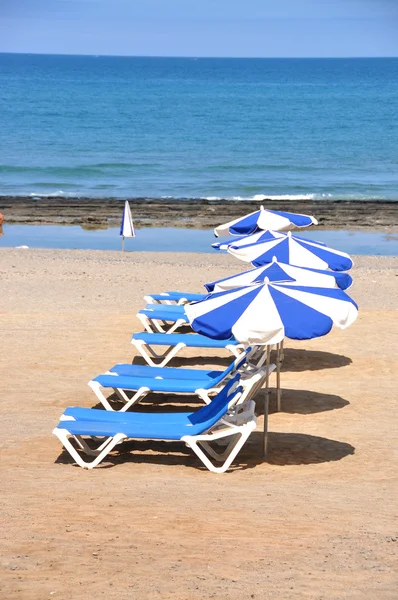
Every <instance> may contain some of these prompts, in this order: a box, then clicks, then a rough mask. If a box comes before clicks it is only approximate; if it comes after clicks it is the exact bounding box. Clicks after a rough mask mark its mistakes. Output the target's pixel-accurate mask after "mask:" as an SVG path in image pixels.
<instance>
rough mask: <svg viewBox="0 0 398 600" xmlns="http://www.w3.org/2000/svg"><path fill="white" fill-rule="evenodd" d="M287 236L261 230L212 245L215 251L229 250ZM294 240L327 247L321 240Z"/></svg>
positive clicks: (278, 232) (280, 232) (277, 232)
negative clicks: (230, 247) (231, 247)
mask: <svg viewBox="0 0 398 600" xmlns="http://www.w3.org/2000/svg"><path fill="white" fill-rule="evenodd" d="M286 236H287V233H284V232H282V231H270V230H266V231H262V230H261V231H257V233H253V234H251V235H242V236H236V237H233V238H229V239H228V240H224V241H223V242H214V243H213V244H212V248H214V249H215V250H228V248H229V246H233V247H234V248H240V247H241V246H249V245H250V244H259V243H260V242H267V241H268V240H276V239H283V238H285V237H286ZM292 238H293V239H294V240H295V239H297V240H298V241H301V240H304V241H305V242H312V243H313V244H318V245H319V246H326V244H325V243H324V242H320V241H319V240H317V241H315V240H309V239H306V238H302V237H298V236H295V235H292Z"/></svg>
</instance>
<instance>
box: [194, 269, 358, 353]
mask: <svg viewBox="0 0 398 600" xmlns="http://www.w3.org/2000/svg"><path fill="white" fill-rule="evenodd" d="M185 312H186V315H187V317H188V319H189V322H190V324H191V326H192V329H193V330H194V331H196V333H200V334H202V335H206V336H208V337H210V338H213V339H217V340H226V339H229V338H231V337H232V336H233V337H234V338H235V339H236V340H237V341H238V342H240V343H243V344H248V345H251V344H259V345H269V344H277V343H279V342H281V341H282V340H283V339H284V338H285V337H288V338H291V339H294V340H309V339H312V338H316V337H320V336H323V335H326V334H327V333H329V331H330V330H331V328H332V326H333V325H336V326H337V327H340V328H341V329H345V328H346V327H348V325H351V323H353V322H354V321H355V319H356V317H357V313H358V307H357V305H356V304H355V302H354V300H352V299H351V298H350V297H349V296H348V294H346V293H345V292H344V291H343V290H341V289H339V288H320V287H307V286H299V285H297V284H296V285H292V284H291V283H280V282H273V283H272V282H270V281H268V280H267V279H265V280H264V281H263V282H256V283H253V284H252V285H249V286H243V287H239V288H235V289H232V290H227V291H223V292H214V293H211V294H209V295H208V296H206V298H204V299H203V300H200V301H199V302H192V303H190V304H186V305H185Z"/></svg>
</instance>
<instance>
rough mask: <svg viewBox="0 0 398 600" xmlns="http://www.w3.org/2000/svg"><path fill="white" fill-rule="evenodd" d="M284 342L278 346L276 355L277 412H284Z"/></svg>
mask: <svg viewBox="0 0 398 600" xmlns="http://www.w3.org/2000/svg"><path fill="white" fill-rule="evenodd" d="M282 352H283V350H282V342H281V343H279V344H278V345H277V353H276V410H277V411H278V412H280V411H281V410H282V391H281V365H282V359H281V356H282Z"/></svg>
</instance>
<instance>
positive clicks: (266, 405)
mask: <svg viewBox="0 0 398 600" xmlns="http://www.w3.org/2000/svg"><path fill="white" fill-rule="evenodd" d="M270 359H271V350H270V347H269V346H267V361H266V369H267V375H266V378H265V397H264V430H263V458H266V456H267V450H268V408H269V368H270Z"/></svg>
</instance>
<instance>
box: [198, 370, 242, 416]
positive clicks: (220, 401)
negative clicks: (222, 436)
mask: <svg viewBox="0 0 398 600" xmlns="http://www.w3.org/2000/svg"><path fill="white" fill-rule="evenodd" d="M239 380H240V375H239V374H236V375H235V377H234V378H233V379H231V380H230V381H228V383H226V384H225V386H224V387H223V389H222V390H221V391H220V392H218V394H217V396H215V397H214V398H213V400H212V401H211V402H210V404H206V406H203V407H202V408H200V409H199V410H197V411H196V412H194V413H192V415H191V416H190V417H189V420H190V422H191V423H192V425H198V424H199V423H202V424H204V423H206V426H207V427H211V426H212V425H214V423H217V421H219V420H220V419H221V417H222V416H223V415H225V414H226V413H227V411H228V409H229V406H230V404H231V403H235V401H236V400H237V398H236V399H235V397H236V396H238V395H240V394H241V393H242V390H243V388H242V386H240V385H239Z"/></svg>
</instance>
